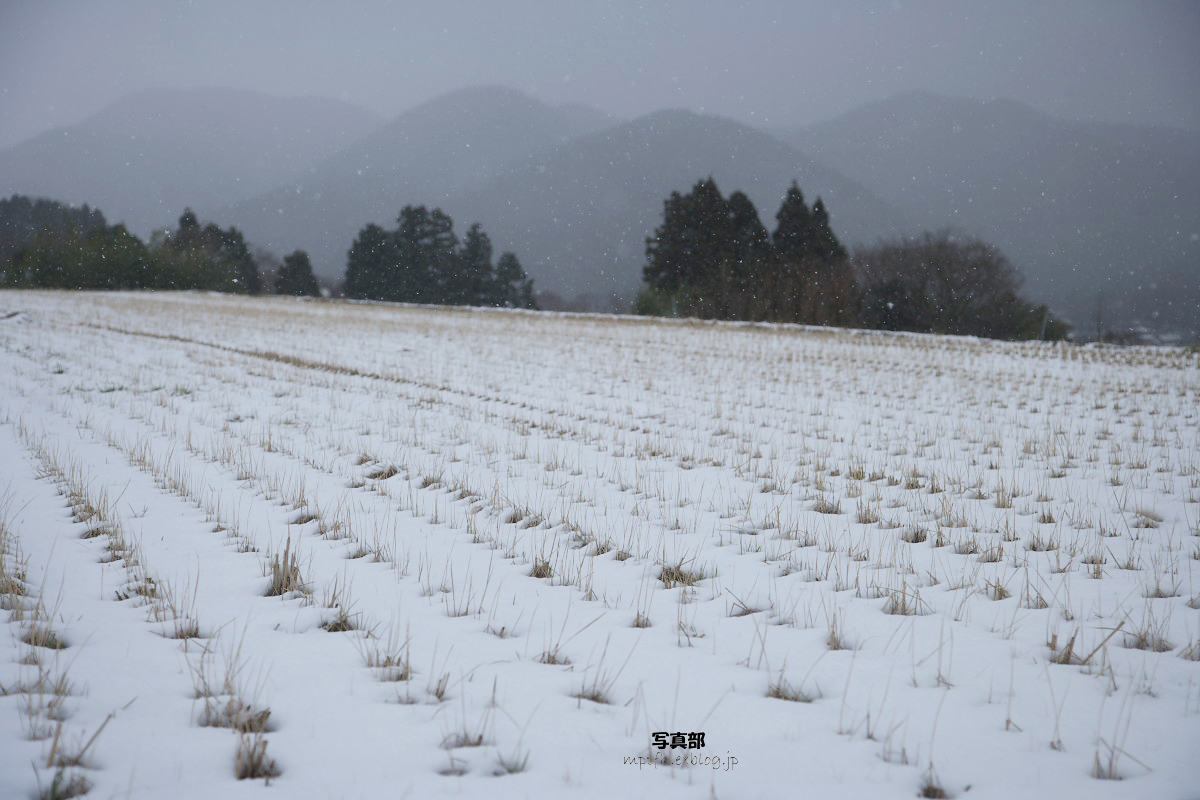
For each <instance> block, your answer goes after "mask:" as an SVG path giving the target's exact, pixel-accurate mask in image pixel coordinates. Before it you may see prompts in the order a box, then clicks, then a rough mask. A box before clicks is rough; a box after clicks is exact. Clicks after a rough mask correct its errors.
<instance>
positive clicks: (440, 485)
mask: <svg viewBox="0 0 1200 800" xmlns="http://www.w3.org/2000/svg"><path fill="white" fill-rule="evenodd" d="M12 312H19V313H12ZM0 376H3V377H2V378H0V505H2V508H0V522H2V523H3V530H2V532H0V564H2V565H3V570H2V571H0V595H2V596H0V603H2V606H3V609H4V611H3V613H0V624H3V625H4V628H5V631H4V632H0V687H2V689H0V796H4V797H23V796H31V795H34V794H36V793H37V792H38V791H39V786H40V788H41V791H43V792H45V791H49V790H52V789H53V790H57V791H59V793H60V795H61V794H64V793H65V790H67V789H80V790H81V789H84V788H86V787H88V786H90V787H91V796H93V797H109V796H123V797H124V796H128V797H161V796H164V795H168V794H169V795H171V796H173V797H177V798H184V797H196V798H208V797H214V796H228V797H237V796H254V797H261V796H262V792H263V791H275V792H279V793H280V796H286V797H289V798H300V797H339V798H347V797H364V798H366V797H381V796H400V797H403V796H411V797H430V796H437V795H442V794H462V795H467V796H484V795H487V796H500V797H509V796H511V797H541V796H553V797H588V798H609V797H613V796H629V797H655V798H670V797H681V798H684V797H686V798H707V797H710V796H716V797H769V798H779V797H795V796H799V795H800V794H804V795H805V796H814V797H822V798H836V797H880V798H884V797H897V798H901V797H912V796H914V795H916V794H918V793H921V792H924V793H926V794H927V795H930V796H936V793H937V792H938V791H942V792H945V793H946V795H947V796H958V797H971V798H993V797H994V798H1011V797H1013V796H1020V795H1025V796H1053V797H1057V798H1064V797H1089V798H1092V797H1101V798H1103V797H1159V798H1174V797H1185V796H1188V795H1189V793H1194V791H1195V788H1196V780H1197V777H1198V776H1200V771H1198V770H1197V767H1196V760H1195V754H1196V747H1197V742H1200V432H1198V429H1200V360H1198V359H1197V357H1196V355H1195V354H1194V353H1192V354H1189V353H1187V352H1185V351H1182V350H1172V349H1105V348H1079V347H1072V346H1058V345H1055V346H1050V345H1018V344H1003V343H995V342H987V341H975V340H963V339H953V338H938V337H925V336H886V335H877V336H863V335H857V334H853V333H846V332H838V331H813V330H795V329H786V328H779V327H772V326H732V325H711V324H688V323H684V324H657V323H653V322H646V321H638V320H622V319H613V318H604V317H556V316H554V315H539V314H521V313H502V312H495V313H493V312H470V311H463V310H431V309H421V308H394V307H387V306H375V305H350V304H333V303H323V302H309V303H305V302H293V301H285V300H271V299H264V300H250V299H244V298H234V297H224V296H205V295H187V294H178V295H152V294H132V295H129V294H126V295H123V294H69V293H31V292H19V293H13V292H9V293H0ZM5 620H7V622H6V624H4V623H5ZM663 733H665V734H667V736H666V737H665V741H666V743H667V745H668V746H667V747H665V748H659V747H657V746H656V745H655V742H656V739H657V740H659V741H662V740H663V738H664V737H661V736H658V737H656V734H663ZM674 734H682V736H680V737H678V739H676V740H675V742H674V743H675V744H680V743H686V744H690V745H691V747H687V748H685V747H671V746H670V745H671V743H672V740H673V739H675V737H674ZM699 734H703V746H699V745H700V744H701V737H700V736H699ZM685 757H686V759H687V760H688V761H689V763H688V764H686V765H678V764H675V763H666V762H668V761H670V762H673V761H674V760H675V759H679V760H684V759H685ZM639 759H640V761H639ZM690 762H695V763H690ZM239 774H240V775H241V776H247V779H245V780H238V777H239ZM268 776H273V777H269V778H268ZM264 781H268V782H269V785H270V789H265V790H264V787H263V783H264ZM1193 796H1194V795H1193Z"/></svg>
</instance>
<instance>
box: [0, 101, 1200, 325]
mask: <svg viewBox="0 0 1200 800" xmlns="http://www.w3.org/2000/svg"><path fill="white" fill-rule="evenodd" d="M773 133H774V134H775V135H771V134H768V133H765V132H762V131H759V130H756V129H754V128H751V127H748V126H746V125H743V124H741V123H738V122H734V121H732V120H728V119H724V118H720V117H714V116H706V115H700V114H694V113H691V112H687V111H679V110H671V111H661V112H656V113H653V114H649V115H647V116H644V117H640V118H638V119H636V120H632V121H622V120H616V119H613V118H611V117H608V116H607V115H605V114H603V113H601V112H599V111H596V110H593V109H590V108H587V107H584V106H577V105H569V106H550V105H547V104H545V103H541V102H540V101H537V100H535V99H533V98H530V97H528V96H527V95H524V94H522V93H520V92H517V91H515V90H511V89H505V88H502V87H479V88H475V89H468V90H460V91H456V92H451V93H450V94H447V95H443V96H441V97H439V98H436V99H434V100H432V101H429V102H427V103H424V104H422V105H420V106H418V107H416V108H413V109H411V110H409V111H406V112H404V113H403V114H401V115H399V116H398V117H396V118H395V119H393V120H391V121H390V122H386V123H385V122H382V121H380V120H378V119H376V118H374V117H373V116H372V115H370V114H369V113H367V112H365V111H363V110H361V109H359V108H357V107H355V106H351V105H348V104H345V103H341V102H338V101H330V100H321V99H316V98H306V99H290V100H282V99H278V98H272V97H268V96H265V95H257V94H253V93H249V92H240V91H232V90H220V89H212V90H199V91H167V90H161V91H155V92H144V93H141V94H138V95H133V96H131V97H129V98H126V99H125V100H123V101H121V102H119V103H117V104H114V105H113V106H111V107H109V108H108V109H106V110H105V111H103V112H101V113H100V114H97V115H96V116H94V117H92V118H90V119H88V120H85V121H84V122H83V123H81V124H79V125H77V126H74V127H73V128H70V129H65V130H61V131H55V132H51V133H47V134H43V135H42V136H39V137H37V138H35V139H32V140H29V141H27V142H24V143H22V144H19V145H17V146H15V147H12V148H10V149H8V150H6V151H0V195H4V196H7V195H10V194H13V193H22V194H29V195H34V196H46V197H52V198H55V199H59V200H64V201H68V202H72V203H83V202H87V203H90V204H92V205H94V206H97V207H99V208H101V209H102V210H103V211H104V212H105V214H106V215H107V216H108V217H109V218H110V219H111V220H114V221H119V220H124V221H125V222H127V223H128V224H129V225H130V227H131V228H132V229H134V230H135V231H136V232H138V233H139V234H141V235H143V236H145V235H148V234H149V232H150V231H151V230H152V229H154V228H160V227H167V226H172V225H173V224H174V223H175V221H176V219H177V218H178V216H179V213H180V211H181V210H182V208H183V206H185V205H190V206H191V207H193V208H194V209H195V210H196V211H197V212H198V213H199V214H200V215H201V217H202V218H211V219H214V220H215V221H217V222H218V223H220V224H223V225H229V224H233V225H237V226H238V227H239V228H241V229H242V230H243V231H244V232H245V233H246V236H247V238H248V239H249V240H251V241H252V242H255V243H257V244H259V245H261V246H264V247H266V248H268V249H271V250H273V251H274V252H276V253H280V254H282V253H284V252H289V251H291V250H292V249H295V248H304V249H306V250H308V251H309V253H310V255H312V257H313V263H314V265H315V267H316V268H317V270H318V271H319V272H321V273H324V274H325V275H327V276H330V277H335V276H340V275H341V273H342V272H343V270H344V267H345V253H346V251H347V250H348V249H349V247H350V244H351V242H352V241H353V238H354V235H355V233H356V232H357V231H358V230H359V229H360V228H361V227H362V226H363V225H365V224H366V223H367V222H377V223H380V224H384V225H387V226H389V227H390V226H392V225H393V224H394V220H395V217H396V215H397V213H398V212H399V209H400V208H401V207H402V206H403V205H405V204H410V203H411V204H426V205H430V206H440V207H442V208H443V209H444V210H445V211H446V212H447V213H449V214H450V215H451V216H452V217H453V218H454V220H455V222H456V228H457V229H458V230H459V232H460V233H461V232H462V231H464V230H465V229H466V227H467V225H469V223H471V222H473V221H479V222H481V223H483V226H484V228H485V230H487V231H488V233H489V234H491V236H492V238H493V240H494V242H495V244H496V247H497V249H498V250H501V249H511V250H514V251H515V252H516V253H517V254H518V255H519V256H520V258H521V260H522V263H523V264H524V265H525V266H526V269H527V270H528V271H529V273H530V275H531V276H532V277H534V279H535V281H536V284H537V288H539V289H543V290H550V291H554V292H556V293H558V294H561V295H563V296H566V297H571V296H575V295H579V294H585V293H590V294H592V295H596V296H602V295H607V294H609V293H614V292H615V293H617V294H621V295H623V296H625V297H629V296H631V295H632V292H633V291H634V290H635V289H636V286H637V284H638V282H639V279H640V271H641V266H642V263H643V260H644V240H645V237H646V236H647V235H649V234H650V233H651V232H652V231H653V229H654V227H655V226H656V225H657V224H658V222H659V221H660V215H661V210H662V203H663V200H664V199H665V198H666V196H667V195H668V194H669V193H670V192H671V191H673V190H680V191H684V190H687V189H688V188H690V186H691V185H692V184H693V183H694V182H695V181H696V180H697V179H699V178H702V177H705V176H707V175H712V176H713V177H714V178H715V179H716V181H717V183H718V185H719V186H720V187H721V189H722V190H723V191H725V192H726V193H728V192H731V191H733V190H735V189H741V190H742V191H745V192H746V193H747V194H748V195H749V196H750V197H751V199H752V200H753V201H754V202H755V204H756V205H757V206H758V209H759V212H760V215H761V216H762V218H763V221H764V223H765V224H767V226H768V227H769V228H770V227H773V223H774V220H773V216H774V213H775V211H776V209H777V208H778V204H779V201H780V199H781V198H782V196H783V193H784V192H785V190H786V189H787V187H788V185H789V184H790V183H791V181H792V180H797V181H799V184H800V186H801V188H802V189H803V190H804V193H805V195H806V197H807V198H808V199H809V200H810V202H811V201H812V200H814V199H815V198H816V197H817V196H818V195H819V196H821V197H823V198H824V200H825V202H826V204H827V206H828V207H829V209H830V212H831V217H832V223H833V227H834V230H835V231H836V232H837V233H838V235H839V236H840V237H841V238H842V239H843V240H844V241H845V242H847V243H849V244H851V245H853V244H856V243H862V244H866V243H870V242H872V241H873V240H875V239H876V238H878V237H881V236H888V235H893V234H896V233H900V232H906V233H908V232H911V233H917V232H919V231H920V230H923V229H927V228H928V229H933V228H941V227H945V226H955V227H958V228H961V229H963V230H965V231H966V232H968V233H972V234H976V235H979V236H980V237H981V238H984V239H985V240H988V241H991V242H993V243H995V244H997V245H999V246H1000V247H1001V248H1002V249H1003V250H1004V251H1005V252H1006V253H1007V254H1008V255H1009V257H1010V259H1011V260H1012V261H1013V262H1014V263H1015V264H1016V265H1017V266H1018V267H1020V268H1021V269H1022V270H1023V271H1024V272H1025V274H1026V276H1027V287H1028V289H1029V294H1030V296H1031V298H1032V299H1035V300H1045V301H1048V302H1050V303H1051V305H1052V306H1053V307H1055V308H1056V309H1057V310H1058V311H1060V312H1062V313H1065V314H1066V315H1067V316H1068V317H1071V318H1073V319H1074V321H1076V323H1077V324H1088V323H1089V322H1090V320H1091V314H1092V313H1093V310H1094V309H1095V307H1096V305H1097V291H1098V290H1099V289H1106V290H1112V292H1111V293H1110V299H1109V300H1107V301H1105V302H1106V303H1107V304H1108V305H1109V306H1111V310H1110V312H1109V313H1110V314H1112V313H1116V311H1117V305H1118V300H1120V301H1122V302H1125V303H1126V305H1128V304H1129V302H1130V301H1129V293H1130V292H1131V291H1132V290H1134V289H1135V288H1136V287H1137V286H1139V285H1141V286H1143V287H1144V291H1143V292H1142V293H1141V295H1139V296H1140V297H1142V298H1143V299H1147V298H1152V297H1153V296H1154V292H1155V291H1157V292H1159V293H1160V294H1162V293H1163V289H1162V287H1170V286H1174V284H1172V283H1171V282H1172V281H1177V282H1182V284H1183V286H1182V288H1183V289H1184V290H1185V291H1186V290H1187V289H1189V288H1190V286H1189V285H1188V283H1189V280H1190V283H1191V284H1193V285H1194V284H1197V283H1200V277H1197V275H1196V273H1197V271H1198V270H1197V267H1196V265H1197V264H1198V263H1200V134H1198V133H1196V132H1193V131H1184V130H1172V129H1156V128H1144V127H1134V126H1113V125H1099V124H1091V123H1079V122H1067V121H1064V120H1059V119H1055V118H1053V117H1050V116H1047V115H1045V114H1041V113H1039V112H1036V111H1034V110H1032V109H1030V108H1028V107H1026V106H1023V105H1021V104H1019V103H1016V102H1012V101H994V102H991V103H983V102H978V101H972V100H959V99H954V98H947V97H941V96H937V95H930V94H908V95H899V96H897V97H895V98H892V99H891V100H888V101H884V102H880V103H874V104H870V105H867V106H863V107H861V108H859V109H857V110H855V111H853V112H851V113H849V114H846V115H844V116H842V117H839V118H837V119H834V120H830V121H828V122H825V123H821V124H819V125H813V126H810V127H807V128H803V129H799V130H790V131H778V132H773ZM1151 284H1155V285H1157V286H1158V287H1159V288H1158V289H1154V290H1152V289H1150V288H1149V287H1150V285H1151ZM1135 293H1136V292H1135ZM1168 294H1170V295H1171V296H1170V297H1165V298H1157V299H1155V300H1154V302H1153V303H1152V304H1151V305H1153V306H1154V309H1151V310H1159V311H1163V312H1164V313H1166V314H1167V316H1168V317H1169V316H1170V315H1171V314H1172V313H1175V311H1178V309H1175V311H1172V309H1171V308H1169V307H1168V306H1166V305H1163V304H1164V303H1166V302H1167V301H1172V302H1175V303H1177V304H1178V303H1179V302H1181V298H1180V293H1179V292H1178V291H1174V290H1172V291H1170V292H1168ZM1127 310H1128V309H1127ZM1128 313H1129V314H1133V315H1135V316H1136V315H1138V314H1140V315H1142V316H1146V315H1147V314H1148V313H1150V312H1149V311H1147V310H1145V309H1142V310H1136V309H1135V310H1128ZM1147 321H1148V322H1149V321H1152V320H1147Z"/></svg>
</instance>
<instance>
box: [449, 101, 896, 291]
mask: <svg viewBox="0 0 1200 800" xmlns="http://www.w3.org/2000/svg"><path fill="white" fill-rule="evenodd" d="M709 175H711V176H712V177H713V178H714V179H715V180H716V182H717V185H718V186H719V187H720V188H721V190H722V192H723V193H725V194H726V195H728V194H730V193H731V192H733V191H735V190H741V191H743V192H745V193H746V194H747V195H748V196H749V197H750V199H751V200H752V201H754V203H755V205H756V206H757V208H758V210H759V214H760V216H761V217H762V219H763V222H764V224H766V225H767V227H768V228H769V229H772V228H774V215H775V212H776V211H777V210H778V208H779V204H780V202H781V201H782V199H783V196H784V194H785V192H786V191H787V188H788V186H789V185H790V184H791V182H792V180H797V181H799V183H800V187H801V189H802V190H803V191H804V193H805V196H806V198H807V200H808V202H809V203H811V202H813V201H814V200H815V199H816V198H817V197H818V196H820V197H822V198H823V199H824V200H825V203H826V205H827V207H828V208H829V209H830V214H831V219H832V223H833V227H834V230H835V231H836V232H837V233H838V235H839V236H840V237H842V238H843V240H845V241H850V242H855V241H869V240H871V239H873V238H875V237H877V236H880V235H884V234H887V233H891V232H895V231H896V230H899V229H901V228H904V227H906V226H905V224H904V219H903V216H902V215H901V214H899V213H897V212H896V211H895V210H894V209H892V208H890V207H888V206H887V205H886V204H885V203H883V202H882V201H880V200H879V199H878V198H877V197H875V196H874V195H872V194H871V193H870V192H868V191H867V190H866V189H864V188H863V187H862V186H861V185H859V184H857V183H855V182H854V181H851V180H849V179H847V178H846V177H844V176H843V175H841V174H839V173H837V172H835V171H834V170H831V169H829V168H828V167H825V166H823V165H822V164H819V163H817V162H815V161H813V160H812V159H809V158H807V157H805V156H804V155H802V154H801V153H799V152H797V151H796V150H795V149H793V148H791V147H789V146H787V145H786V144H784V143H783V142H781V141H779V140H777V139H775V138H773V137H771V136H768V135H766V134H764V133H762V132H760V131H757V130H755V129H753V128H750V127H747V126H745V125H742V124H740V123H737V122H734V121H732V120H728V119H724V118H722V117H716V116H708V115H701V114H694V113H691V112H688V111H660V112H656V113H653V114H650V115H647V116H644V117H641V118H639V119H636V120H634V121H632V122H629V123H625V124H622V125H618V126H615V127H613V128H610V129H608V130H604V131H601V132H598V133H594V134H591V135H589V136H584V137H580V138H578V139H576V140H574V141H571V142H569V143H567V144H565V145H562V146H561V147H558V148H556V149H554V150H552V151H550V152H548V153H546V154H545V155H544V156H542V157H540V158H535V159H532V160H530V161H529V162H528V163H525V164H522V165H520V166H518V167H514V168H512V169H510V170H508V171H507V172H506V173H504V174H502V175H500V176H497V177H495V178H493V179H491V180H489V181H486V182H484V183H483V184H482V185H480V186H477V187H472V188H471V189H470V190H469V191H464V192H462V193H460V194H459V196H457V197H453V198H451V199H449V200H448V201H447V203H446V210H447V212H448V213H450V214H451V216H453V217H454V218H455V219H456V220H458V219H462V220H464V221H468V220H470V221H474V220H478V221H480V222H482V223H483V226H484V228H485V229H486V230H487V231H488V233H489V234H490V235H491V236H492V238H493V240H494V241H495V242H496V245H497V247H498V248H503V249H512V250H514V251H515V252H517V253H518V254H519V255H520V257H521V259H522V263H523V264H524V265H525V268H526V270H527V271H528V272H529V274H530V275H531V276H532V277H533V278H534V279H535V280H536V282H537V287H538V288H539V289H542V290H549V291H553V292H556V293H559V294H562V295H564V296H568V297H569V296H573V295H575V294H578V293H593V294H596V295H604V294H608V293H618V294H622V295H624V296H626V297H631V296H632V293H633V292H634V291H636V288H637V286H638V285H639V284H640V282H641V270H642V266H643V264H644V263H645V240H646V237H648V236H650V235H651V234H652V233H653V232H654V229H655V228H656V227H657V226H658V224H659V223H660V222H661V221H662V209H663V202H664V201H665V200H666V199H667V196H668V195H669V194H670V193H671V192H672V191H681V192H686V191H687V190H689V189H691V187H692V185H693V184H695V182H696V181H697V180H699V179H701V178H704V177H706V176H709Z"/></svg>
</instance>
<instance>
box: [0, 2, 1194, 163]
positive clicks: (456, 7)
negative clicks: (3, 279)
mask: <svg viewBox="0 0 1200 800" xmlns="http://www.w3.org/2000/svg"><path fill="white" fill-rule="evenodd" d="M480 83H500V84H506V85H510V86H514V87H516V88H519V89H523V90H525V91H527V92H529V93H531V94H533V95H535V96H537V97H539V98H541V99H544V100H548V101H552V102H565V101H577V102H582V103H587V104H590V105H594V106H597V107H599V108H602V109H604V110H606V111H609V112H612V113H614V114H617V115H620V116H625V117H631V116H635V115H638V114H641V113H645V112H648V111H652V110H655V109H659V108H664V107H687V108H692V109H694V110H704V111H710V112H713V113H719V114H724V115H728V116H732V117H735V118H737V119H741V120H743V121H748V122H757V123H759V124H770V125H788V124H799V123H806V122H813V121H817V120H820V119H825V118H828V117H831V116H833V115H836V114H838V113H840V112H842V111H846V110H849V109H850V108H852V107H854V106H856V105H858V104H861V103H863V102H866V101H869V100H874V99H880V98H884V97H887V96H889V95H892V94H894V93H896V92H899V91H906V90H913V89H922V90H929V91H935V92H943V93H947V94H957V95H965V96H971V97H978V98H985V99H986V98H991V97H998V96H1005V97H1012V98H1015V99H1018V100H1022V101H1024V102H1027V103H1029V104H1031V105H1033V106H1035V107H1037V108H1040V109H1042V110H1045V111H1048V112H1051V113H1054V114H1057V115H1060V116H1065V117H1075V118H1090V119H1097V120H1110V121H1128V122H1147V123H1155V124H1170V125H1182V126H1188V127H1200V100H1198V99H1197V98H1198V97H1200V88H1198V84H1200V3H1197V2H1190V1H1188V2H1155V1H1153V0H1150V1H1143V2H1135V1H1133V0H1130V1H1129V2H1113V1H1112V0H1041V1H1040V2H1023V1H1022V0H1010V1H1008V2H991V1H989V2H964V1H962V0H960V1H959V2H869V1H868V0H862V1H860V2H858V1H856V0H838V1H836V2H834V1H831V2H820V3H818V2H798V1H794V2H787V1H786V0H746V2H741V3H738V2H730V1H729V0H727V1H726V2H684V1H682V0H681V1H679V2H675V1H674V0H661V1H654V0H646V2H632V1H631V0H595V1H594V2H568V0H547V1H546V2H542V1H541V0H514V1H512V2H502V1H501V0H493V1H492V2H487V1H471V0H461V1H459V2H454V1H453V0H451V1H448V2H436V1H431V0H423V2H379V1H377V0H370V1H366V2H355V1H354V0H348V2H337V3H334V2H308V1H306V0H291V1H287V2H284V1H283V0H274V1H267V0H264V1H262V2H254V1H253V0H202V1H201V0H197V1H196V2H191V3H189V2H168V1H167V0H112V1H111V2H106V1H102V0H74V1H72V0H0V146H6V145H9V144H12V143H14V142H16V141H19V140H21V139H24V138H28V137H29V136H32V135H34V134H36V133H38V132H40V131H42V130H45V129H48V128H51V127H55V126H60V125H66V124H72V123H75V122H78V121H79V120H81V119H83V118H84V117H86V116H88V115H89V114H91V113H93V112H95V111H97V110H99V109H100V108H102V107H103V106H105V105H107V104H108V103H110V102H112V101H113V100H116V99H117V98H119V97H121V96H122V95H125V94H128V93H130V92H133V91H137V90H139V89H145V88H151V87H194V86H230V87H238V88H245V89H254V90H258V91H263V92H268V93H271V94H277V95H297V94H312V95H322V96H327V97H337V98H342V99H344V100H349V101H351V102H355V103H358V104H360V105H362V106H365V107H367V108H369V109H371V110H373V111H376V112H378V113H380V114H382V115H385V116H392V115H394V114H396V113H398V112H399V111H402V110H404V109H405V108H408V107H411V106H412V105H414V104H416V103H418V102H420V101H422V100H425V99H428V98H430V97H433V96H435V95H437V94H440V93H442V92H445V91H448V90H450V89H454V88H459V87H462V86H469V85H473V84H480Z"/></svg>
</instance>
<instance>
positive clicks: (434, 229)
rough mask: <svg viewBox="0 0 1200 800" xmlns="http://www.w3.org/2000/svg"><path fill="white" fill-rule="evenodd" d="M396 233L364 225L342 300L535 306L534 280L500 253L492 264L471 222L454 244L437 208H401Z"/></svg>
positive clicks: (488, 245) (449, 224)
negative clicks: (460, 238) (464, 233)
mask: <svg viewBox="0 0 1200 800" xmlns="http://www.w3.org/2000/svg"><path fill="white" fill-rule="evenodd" d="M396 222H397V227H396V228H395V230H385V229H384V228H381V227H380V226H378V225H374V224H371V225H367V226H366V227H364V228H363V229H362V230H360V231H359V232H358V236H357V237H355V239H354V244H353V246H351V248H350V254H349V256H348V258H347V262H346V282H345V285H344V287H343V292H344V293H345V295H346V296H347V297H353V298H358V299H365V300H390V301H396V302H407V303H434V304H440V305H469V306H497V307H507V308H536V306H537V304H536V302H535V300H534V296H533V281H532V280H530V279H529V277H528V276H527V275H526V274H525V270H524V269H523V268H522V267H521V262H520V261H518V260H517V257H516V256H515V255H513V254H512V253H509V252H505V253H502V254H501V255H500V258H499V259H498V260H497V261H496V262H495V263H494V264H493V263H492V254H493V250H492V241H491V239H490V238H489V237H488V235H487V234H486V233H485V232H484V231H483V228H482V227H480V225H479V223H475V224H474V225H472V226H471V227H470V228H468V229H467V234H466V237H465V238H464V239H463V240H462V241H461V242H459V240H458V237H457V236H456V235H455V234H454V221H453V220H452V219H450V217H449V216H448V215H447V214H446V213H445V212H443V211H442V210H441V209H440V208H435V209H432V210H430V209H428V208H426V207H425V206H405V207H404V208H403V209H402V210H401V211H400V217H399V218H398V219H397V220H396Z"/></svg>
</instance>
